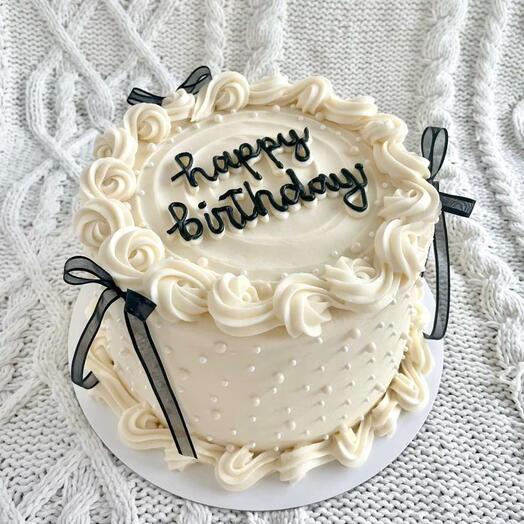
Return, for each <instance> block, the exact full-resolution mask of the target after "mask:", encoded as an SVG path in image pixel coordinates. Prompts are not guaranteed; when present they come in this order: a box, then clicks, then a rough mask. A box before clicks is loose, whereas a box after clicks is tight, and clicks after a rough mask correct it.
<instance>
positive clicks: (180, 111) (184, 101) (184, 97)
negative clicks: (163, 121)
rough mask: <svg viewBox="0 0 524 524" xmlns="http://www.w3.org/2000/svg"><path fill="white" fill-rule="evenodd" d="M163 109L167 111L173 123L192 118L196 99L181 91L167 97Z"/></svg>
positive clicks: (163, 102)
mask: <svg viewBox="0 0 524 524" xmlns="http://www.w3.org/2000/svg"><path fill="white" fill-rule="evenodd" d="M162 107H163V108H164V109H165V110H166V112H167V115H168V116H169V119H170V120H171V121H172V122H176V121H178V120H185V119H186V118H190V117H191V115H192V114H193V108H194V107H195V97H194V95H192V94H191V93H188V92H187V91H186V90H184V89H179V90H178V91H175V92H174V93H173V94H171V95H169V96H166V97H165V98H164V100H163V101H162Z"/></svg>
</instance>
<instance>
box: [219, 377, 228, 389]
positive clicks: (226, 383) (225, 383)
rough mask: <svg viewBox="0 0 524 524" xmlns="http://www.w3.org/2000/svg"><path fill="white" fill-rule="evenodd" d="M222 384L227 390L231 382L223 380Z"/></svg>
mask: <svg viewBox="0 0 524 524" xmlns="http://www.w3.org/2000/svg"><path fill="white" fill-rule="evenodd" d="M220 384H222V387H223V388H227V387H228V386H229V380H225V379H224V380H222V382H220Z"/></svg>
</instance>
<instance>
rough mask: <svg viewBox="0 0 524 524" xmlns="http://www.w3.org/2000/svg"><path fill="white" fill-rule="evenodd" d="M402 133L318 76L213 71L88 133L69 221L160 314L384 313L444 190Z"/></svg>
mask: <svg viewBox="0 0 524 524" xmlns="http://www.w3.org/2000/svg"><path fill="white" fill-rule="evenodd" d="M406 134H407V128H406V126H405V124H404V123H403V122H402V121H401V120H399V119H398V118H396V117H394V116H391V115H386V114H380V113H378V112H377V108H376V106H375V105H374V102H373V99H371V98H369V97H360V98H353V99H349V100H342V99H340V98H338V97H337V96H335V95H334V94H333V92H332V88H331V85H330V83H329V82H328V81H327V80H326V79H324V78H322V77H311V78H307V79H304V80H302V81H299V82H296V83H295V84H290V83H288V82H287V81H286V80H285V79H284V78H283V77H280V76H276V77H267V78H264V79H262V80H261V81H259V82H257V83H255V84H252V85H249V84H248V82H247V80H246V79H245V78H244V77H243V76H242V75H240V74H238V73H231V72H229V73H223V74H220V75H218V76H216V77H215V78H214V79H213V80H211V82H210V83H209V84H208V85H207V86H206V87H205V88H203V89H202V90H201V91H200V92H199V93H198V94H197V95H192V94H189V93H187V92H186V91H184V90H178V91H176V92H175V93H173V94H172V95H170V96H168V97H166V98H165V99H164V100H163V103H162V105H161V106H160V105H155V104H147V103H142V104H138V105H136V106H133V107H131V108H130V109H129V110H128V111H127V113H126V114H125V116H124V121H123V124H122V125H121V126H120V127H115V128H111V129H108V130H106V131H105V132H104V133H103V134H102V135H101V136H99V137H98V138H97V139H96V141H95V148H94V154H95V157H96V158H97V160H95V161H94V162H93V163H92V164H91V165H90V166H88V167H87V168H86V169H85V170H84V172H83V173H82V178H81V199H82V206H81V208H80V210H79V212H78V213H77V214H76V216H75V228H76V231H77V234H78V236H79V238H80V239H81V241H82V242H83V244H84V245H85V246H86V248H87V249H88V250H89V251H90V254H91V255H93V256H94V257H95V258H96V259H97V261H98V262H99V263H101V264H102V265H103V266H104V267H105V268H106V269H107V270H108V271H109V272H110V273H111V274H112V275H113V277H114V278H115V280H116V282H117V283H118V284H119V285H121V286H122V287H129V288H132V289H134V290H136V291H139V292H143V293H144V294H146V295H147V296H149V297H150V298H151V299H152V300H154V301H155V302H156V303H157V305H158V308H159V312H160V314H161V315H163V316H164V317H166V318H167V319H170V320H185V321H193V320H197V319H198V318H200V316H201V315H203V314H206V313H210V314H211V316H212V317H213V318H214V320H215V322H216V324H217V325H218V327H219V328H220V329H222V330H223V331H225V332H228V333H230V334H235V335H239V336H246V335H251V334H258V333H261V332H264V331H267V330H270V329H273V328H276V327H278V326H284V327H285V328H286V329H287V331H288V333H289V334H290V335H292V336H298V335H300V334H302V333H305V334H307V335H310V336H319V335H320V333H321V325H322V323H324V322H327V321H329V319H330V312H329V311H330V309H331V308H338V309H345V310H349V311H362V310H366V309H370V310H377V309H380V308H382V307H384V306H385V305H387V304H388V303H390V302H391V301H392V300H394V299H395V297H396V296H397V294H398V293H399V291H402V290H403V289H407V288H408V287H409V286H410V285H412V283H413V282H414V280H415V278H416V276H417V275H418V274H419V273H420V271H421V270H422V269H423V267H424V263H425V258H426V255H427V250H428V247H429V243H430V241H431V238H432V235H433V227H434V223H435V222H436V220H437V216H438V211H439V199H438V193H437V191H436V190H435V189H434V188H433V187H432V186H431V184H429V183H428V182H427V181H426V180H425V179H426V178H427V177H428V176H429V172H428V170H427V161H426V160H425V159H424V158H422V157H420V156H418V155H416V154H413V153H409V152H407V151H406V149H405V148H404V145H403V141H404V138H405V136H406Z"/></svg>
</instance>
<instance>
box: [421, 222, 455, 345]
mask: <svg viewBox="0 0 524 524" xmlns="http://www.w3.org/2000/svg"><path fill="white" fill-rule="evenodd" d="M433 252H434V255H435V273H436V288H437V289H436V297H435V298H436V304H435V317H434V320H433V327H432V329H431V333H430V334H429V335H428V334H426V333H424V337H425V338H427V339H430V340H440V339H441V338H442V337H443V336H444V334H445V333H446V328H447V326H448V318H449V300H450V268H449V251H448V232H447V229H446V219H445V215H444V213H441V214H440V218H439V221H438V222H437V223H436V224H435V236H434V237H433Z"/></svg>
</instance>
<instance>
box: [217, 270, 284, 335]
mask: <svg viewBox="0 0 524 524" xmlns="http://www.w3.org/2000/svg"><path fill="white" fill-rule="evenodd" d="M208 308H209V312H210V313H211V315H212V316H213V318H214V319H215V323H216V325H217V327H218V328H219V329H221V330H222V331H223V332H224V333H228V334H230V335H233V336H251V335H257V334H259V333H264V332H265V331H268V330H270V329H273V328H274V327H276V326H278V325H279V321H278V319H277V318H276V317H275V316H274V314H273V304H272V299H271V297H267V298H266V297H263V296H262V293H261V291H259V290H257V288H256V287H255V286H254V285H253V284H252V283H251V282H250V281H249V279H248V278H247V277H245V276H244V275H239V276H235V275H233V274H231V273H225V274H224V275H223V276H222V277H221V278H219V279H218V280H217V281H216V282H215V283H214V285H213V288H212V290H211V292H210V293H209V296H208Z"/></svg>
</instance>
